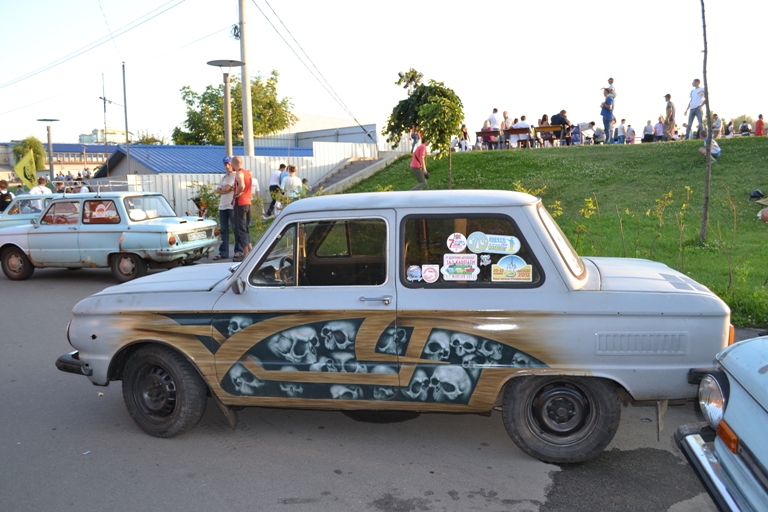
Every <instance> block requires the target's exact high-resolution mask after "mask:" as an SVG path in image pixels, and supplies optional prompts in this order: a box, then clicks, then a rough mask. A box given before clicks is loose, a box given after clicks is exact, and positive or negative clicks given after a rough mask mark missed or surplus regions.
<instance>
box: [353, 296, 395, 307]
mask: <svg viewBox="0 0 768 512" xmlns="http://www.w3.org/2000/svg"><path fill="white" fill-rule="evenodd" d="M368 301H374V302H383V303H384V305H385V306H389V305H390V304H391V303H392V297H391V296H389V295H385V296H383V297H360V302H368Z"/></svg>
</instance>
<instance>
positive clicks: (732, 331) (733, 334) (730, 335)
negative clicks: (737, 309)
mask: <svg viewBox="0 0 768 512" xmlns="http://www.w3.org/2000/svg"><path fill="white" fill-rule="evenodd" d="M735 339H736V329H735V328H734V327H733V324H731V329H730V331H729V332H728V346H729V347H730V346H731V345H733V340H735Z"/></svg>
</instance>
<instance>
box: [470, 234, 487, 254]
mask: <svg viewBox="0 0 768 512" xmlns="http://www.w3.org/2000/svg"><path fill="white" fill-rule="evenodd" d="M467 246H468V247H469V250H470V251H472V252H476V253H477V252H483V251H485V250H486V249H487V248H488V236H486V234H485V233H483V232H482V231H475V232H474V233H472V234H471V235H469V237H468V238H467Z"/></svg>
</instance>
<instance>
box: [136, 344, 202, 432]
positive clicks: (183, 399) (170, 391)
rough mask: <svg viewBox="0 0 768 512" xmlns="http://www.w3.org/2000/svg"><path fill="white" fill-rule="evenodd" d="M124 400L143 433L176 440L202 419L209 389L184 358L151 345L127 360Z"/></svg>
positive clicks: (166, 349)
mask: <svg viewBox="0 0 768 512" xmlns="http://www.w3.org/2000/svg"><path fill="white" fill-rule="evenodd" d="M123 400H125V405H126V407H127V408H128V413H129V414H130V415H131V417H132V418H133V419H134V421H135V422H136V424H137V425H138V426H139V428H140V429H141V430H143V431H144V432H146V433H147V434H149V435H151V436H154V437H164V438H165V437H173V436H176V435H179V434H183V433H184V432H186V431H187V430H189V429H191V428H192V427H194V426H195V425H197V423H198V422H199V421H200V418H202V417H203V414H204V413H205V406H206V404H207V388H206V385H205V382H204V381H203V379H202V377H200V375H199V374H198V373H197V371H196V370H195V368H194V367H193V366H192V365H191V364H190V363H189V362H188V361H187V360H186V359H185V358H184V357H183V356H181V355H180V354H179V353H177V352H174V351H172V350H170V349H168V348H165V347H160V346H152V347H146V348H142V349H140V350H139V351H137V352H136V353H135V354H133V355H132V356H131V358H130V359H129V360H128V363H127V364H126V366H125V372H124V373H123Z"/></svg>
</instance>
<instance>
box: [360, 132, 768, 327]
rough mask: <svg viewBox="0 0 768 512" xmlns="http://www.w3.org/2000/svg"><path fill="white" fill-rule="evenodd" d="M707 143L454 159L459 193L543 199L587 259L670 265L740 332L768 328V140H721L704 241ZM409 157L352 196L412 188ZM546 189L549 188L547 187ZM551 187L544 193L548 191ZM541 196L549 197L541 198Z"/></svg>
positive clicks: (441, 179)
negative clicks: (763, 218)
mask: <svg viewBox="0 0 768 512" xmlns="http://www.w3.org/2000/svg"><path fill="white" fill-rule="evenodd" d="M701 146H702V143H701V141H690V142H669V143H655V144H634V145H624V146H586V147H571V148H547V149H536V150H517V151H482V152H480V151H473V152H469V153H454V154H453V172H452V176H453V187H452V188H453V189H502V190H523V191H528V192H534V193H536V195H540V196H541V198H542V200H543V201H544V204H545V205H547V207H548V208H549V210H550V212H551V213H553V215H557V214H558V213H559V212H562V213H561V214H560V215H559V216H558V218H557V221H558V222H559V224H560V226H561V227H562V228H563V230H564V231H565V232H566V234H567V235H568V236H569V238H570V240H571V243H573V245H574V246H575V247H576V249H577V251H578V252H579V253H580V254H582V255H597V256H627V257H638V258H647V259H653V260H657V261H662V262H664V263H666V264H667V265H669V266H670V267H672V268H675V269H677V270H680V271H682V272H684V273H686V274H687V275H689V276H691V277H692V278H693V279H696V280H697V281H699V282H701V283H703V284H705V285H706V286H708V287H709V288H710V289H711V290H712V291H714V292H715V293H717V294H718V295H720V297H722V298H723V299H724V300H725V301H726V302H727V303H728V304H729V305H730V307H731V309H732V311H733V320H732V321H733V323H734V324H736V325H739V326H756V327H768V225H766V224H764V223H762V222H760V221H759V220H758V219H757V216H756V215H757V212H758V211H759V210H760V209H761V208H762V207H761V206H760V205H757V204H755V203H754V202H752V201H750V199H749V196H750V192H751V191H752V190H753V189H761V190H762V191H763V192H764V193H765V194H766V195H768V138H766V137H744V138H736V139H727V140H722V141H720V146H721V148H722V155H721V157H720V158H719V159H718V161H717V163H713V164H712V182H711V189H710V222H709V229H708V232H707V239H706V242H703V243H702V242H700V241H699V231H700V228H701V217H700V215H701V211H702V202H703V190H704V177H705V165H704V157H703V156H702V155H701V154H699V148H700V147H701ZM409 163H410V157H403V158H402V159H400V160H398V161H397V162H396V163H394V164H393V165H390V166H389V167H387V168H386V169H384V170H382V171H381V172H379V173H378V174H376V175H375V176H373V177H372V178H370V179H368V180H366V181H364V182H362V183H360V184H359V185H357V186H356V187H355V188H353V189H352V190H350V191H349V192H370V191H376V190H381V189H392V190H409V189H410V188H411V187H413V186H414V185H415V184H416V180H415V179H414V178H413V176H412V175H411V172H410V170H409V168H408V164H409ZM428 168H429V171H430V179H429V183H428V187H427V189H446V188H448V186H447V185H448V182H447V178H448V161H447V159H442V160H435V159H434V158H429V161H428ZM544 187H546V188H544ZM542 188H543V190H541V189H542ZM539 190H541V191H540V192H539Z"/></svg>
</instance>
